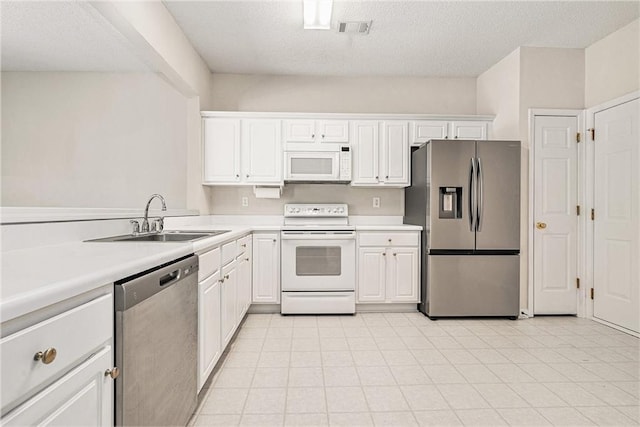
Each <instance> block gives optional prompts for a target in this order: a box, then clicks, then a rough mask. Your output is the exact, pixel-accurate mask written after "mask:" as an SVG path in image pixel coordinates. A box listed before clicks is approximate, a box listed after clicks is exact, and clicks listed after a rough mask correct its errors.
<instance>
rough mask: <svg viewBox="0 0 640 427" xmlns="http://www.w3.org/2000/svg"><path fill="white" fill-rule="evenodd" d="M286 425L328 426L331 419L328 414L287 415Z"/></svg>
mask: <svg viewBox="0 0 640 427" xmlns="http://www.w3.org/2000/svg"><path fill="white" fill-rule="evenodd" d="M284 425H285V426H287V427H289V426H291V427H294V426H328V425H329V417H328V416H327V414H286V415H285V416H284Z"/></svg>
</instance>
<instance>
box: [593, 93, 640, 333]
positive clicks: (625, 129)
mask: <svg viewBox="0 0 640 427" xmlns="http://www.w3.org/2000/svg"><path fill="white" fill-rule="evenodd" d="M639 105H640V100H638V99H635V100H633V101H630V102H626V103H624V104H621V105H618V106H615V107H613V108H610V109H607V110H603V111H600V112H597V113H595V117H594V128H595V132H596V135H595V141H594V158H595V168H594V182H595V185H594V209H595V219H594V262H593V267H594V272H593V274H594V281H593V287H594V301H593V315H594V316H595V317H598V318H600V319H603V320H606V321H609V322H611V323H615V324H616V325H620V326H623V327H625V328H628V329H631V330H633V331H636V332H640V314H639V312H638V309H639V298H640V295H639V292H638V288H639V287H640V269H639V268H638V265H639V264H640V250H639V246H640V184H639V181H640V174H639V173H638V168H640V149H639V148H638V145H639V144H640V143H639V141H640V135H639V133H638V117H639V115H640V108H639Z"/></svg>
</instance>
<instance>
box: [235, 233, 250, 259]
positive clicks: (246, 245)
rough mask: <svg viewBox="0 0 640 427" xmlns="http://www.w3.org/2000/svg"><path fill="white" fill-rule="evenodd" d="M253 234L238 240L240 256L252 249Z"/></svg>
mask: <svg viewBox="0 0 640 427" xmlns="http://www.w3.org/2000/svg"><path fill="white" fill-rule="evenodd" d="M250 243H251V234H249V235H247V236H244V237H242V238H240V239H238V255H242V254H243V253H245V252H247V250H248V249H250V248H251V246H250Z"/></svg>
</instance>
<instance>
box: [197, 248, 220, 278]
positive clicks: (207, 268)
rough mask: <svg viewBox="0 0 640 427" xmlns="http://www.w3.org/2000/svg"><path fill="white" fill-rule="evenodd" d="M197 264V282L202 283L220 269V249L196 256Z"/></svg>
mask: <svg viewBox="0 0 640 427" xmlns="http://www.w3.org/2000/svg"><path fill="white" fill-rule="evenodd" d="M198 263H199V267H198V282H202V281H203V280H204V279H206V278H207V277H209V276H211V275H212V274H213V273H215V272H216V271H218V270H219V269H220V248H219V247H218V248H215V249H212V250H210V251H209V252H205V253H203V254H202V255H198Z"/></svg>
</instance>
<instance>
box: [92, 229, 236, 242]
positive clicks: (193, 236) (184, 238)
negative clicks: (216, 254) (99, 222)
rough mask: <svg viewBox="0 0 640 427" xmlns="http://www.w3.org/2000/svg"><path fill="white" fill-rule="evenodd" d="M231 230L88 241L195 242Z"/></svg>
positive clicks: (133, 235) (144, 235)
mask: <svg viewBox="0 0 640 427" xmlns="http://www.w3.org/2000/svg"><path fill="white" fill-rule="evenodd" d="M228 232H229V230H211V231H190V230H184V231H183V230H176V231H163V232H162V233H147V234H125V235H124V236H112V237H104V238H102V239H92V240H87V242H193V241H195V240H199V239H204V238H206V237H212V236H217V235H219V234H224V233H228Z"/></svg>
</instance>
